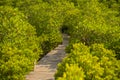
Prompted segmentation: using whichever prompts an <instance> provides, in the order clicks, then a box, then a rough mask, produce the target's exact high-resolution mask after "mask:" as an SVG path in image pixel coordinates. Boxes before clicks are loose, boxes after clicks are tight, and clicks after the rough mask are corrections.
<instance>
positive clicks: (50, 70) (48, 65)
mask: <svg viewBox="0 0 120 80" xmlns="http://www.w3.org/2000/svg"><path fill="white" fill-rule="evenodd" d="M68 39H69V36H68V35H66V34H64V35H63V43H62V44H61V45H58V47H56V48H55V49H54V50H52V51H50V52H49V53H48V54H47V55H45V56H44V57H43V58H42V59H41V60H40V61H39V62H38V64H37V65H35V70H34V71H32V72H30V74H28V75H27V76H26V80H54V74H55V72H56V69H57V64H58V63H60V62H61V61H62V59H63V58H64V57H65V47H66V46H67V45H68Z"/></svg>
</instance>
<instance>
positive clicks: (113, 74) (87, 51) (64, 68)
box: [55, 43, 120, 80]
mask: <svg viewBox="0 0 120 80" xmlns="http://www.w3.org/2000/svg"><path fill="white" fill-rule="evenodd" d="M119 64H120V61H118V60H116V58H115V54H114V53H113V52H112V51H110V50H107V49H105V48H104V46H103V45H102V44H93V45H92V46H91V47H87V46H85V45H84V44H82V43H76V44H73V47H72V48H71V51H70V53H69V54H68V55H67V57H66V58H65V59H64V60H63V62H62V63H60V64H59V65H58V70H57V73H56V75H55V77H56V80H59V79H60V80H61V78H62V79H63V80H64V78H65V79H66V80H67V79H70V78H71V80H74V79H75V77H77V75H73V76H72V75H71V73H75V71H76V69H77V70H78V74H80V75H81V76H79V77H78V79H79V78H80V80H119V78H120V76H119V73H120V65H119ZM72 65H73V67H71V66H72ZM74 65H75V66H76V68H74ZM69 68H70V70H68V69H69ZM79 70H80V71H79ZM70 71H71V72H70ZM66 74H67V76H66ZM73 78H74V79H73ZM78 79H75V80H78Z"/></svg>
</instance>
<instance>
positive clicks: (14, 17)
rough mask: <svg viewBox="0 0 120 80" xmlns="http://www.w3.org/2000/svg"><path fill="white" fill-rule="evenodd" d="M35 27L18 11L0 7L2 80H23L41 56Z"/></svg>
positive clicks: (0, 63)
mask: <svg viewBox="0 0 120 80" xmlns="http://www.w3.org/2000/svg"><path fill="white" fill-rule="evenodd" d="M41 51H42V50H41V49H40V48H39V45H38V39H37V36H36V32H35V29H34V27H32V26H31V25H30V24H29V23H28V22H27V21H26V19H25V16H24V15H23V14H22V13H20V12H19V11H18V10H17V9H13V8H11V7H8V6H1V7H0V79H1V80H23V79H24V75H25V74H26V73H27V72H29V71H30V70H32V69H33V65H34V62H35V60H37V59H38V56H39V55H40V54H41Z"/></svg>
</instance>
